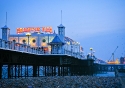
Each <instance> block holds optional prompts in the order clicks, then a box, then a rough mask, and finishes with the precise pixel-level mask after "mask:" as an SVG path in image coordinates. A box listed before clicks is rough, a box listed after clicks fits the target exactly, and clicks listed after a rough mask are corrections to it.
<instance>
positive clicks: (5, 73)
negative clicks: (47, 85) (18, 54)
mask: <svg viewBox="0 0 125 88" xmlns="http://www.w3.org/2000/svg"><path fill="white" fill-rule="evenodd" d="M26 70H27V68H25V66H22V76H25V73H26ZM11 71H13V75H15V68H14V67H13V69H11ZM17 71H18V68H17ZM16 76H18V73H16ZM28 76H33V67H32V66H28ZM39 76H44V69H43V68H42V66H40V69H39ZM93 76H97V77H115V72H103V73H97V74H93ZM2 78H8V66H7V65H4V66H3V67H2Z"/></svg>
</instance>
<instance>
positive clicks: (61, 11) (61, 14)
mask: <svg viewBox="0 0 125 88" xmlns="http://www.w3.org/2000/svg"><path fill="white" fill-rule="evenodd" d="M61 24H62V10H61Z"/></svg>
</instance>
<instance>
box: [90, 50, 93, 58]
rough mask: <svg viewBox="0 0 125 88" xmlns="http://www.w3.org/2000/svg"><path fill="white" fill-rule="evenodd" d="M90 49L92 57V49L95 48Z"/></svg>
mask: <svg viewBox="0 0 125 88" xmlns="http://www.w3.org/2000/svg"><path fill="white" fill-rule="evenodd" d="M90 50H91V57H92V50H93V48H90Z"/></svg>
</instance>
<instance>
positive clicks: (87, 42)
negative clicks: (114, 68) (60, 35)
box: [0, 0, 125, 60]
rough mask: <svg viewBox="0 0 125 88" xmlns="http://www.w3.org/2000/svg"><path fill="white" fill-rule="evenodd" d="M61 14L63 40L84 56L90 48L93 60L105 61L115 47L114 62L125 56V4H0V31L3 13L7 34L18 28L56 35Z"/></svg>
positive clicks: (87, 0) (119, 0)
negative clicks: (44, 29)
mask: <svg viewBox="0 0 125 88" xmlns="http://www.w3.org/2000/svg"><path fill="white" fill-rule="evenodd" d="M61 10H62V24H63V25H64V26H65V27H66V36H68V37H70V38H72V39H74V40H76V41H78V42H80V44H81V45H82V46H83V48H84V53H85V54H88V53H89V52H90V50H89V48H90V47H92V48H93V49H94V50H95V51H96V52H95V55H96V57H97V58H100V59H103V60H108V59H109V58H110V56H111V54H112V52H113V51H114V50H115V48H116V47H117V46H119V48H118V49H117V51H116V52H115V58H120V57H121V56H122V55H125V38H124V35H125V0H0V27H3V26H4V25H5V19H6V18H5V17H6V16H5V14H6V11H7V14H8V16H7V19H8V21H7V25H8V27H9V28H10V29H11V34H15V33H16V28H18V27H42V26H52V28H53V30H55V31H56V32H57V26H58V25H59V24H60V23H61ZM0 35H1V31H0ZM0 37H1V36H0Z"/></svg>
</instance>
